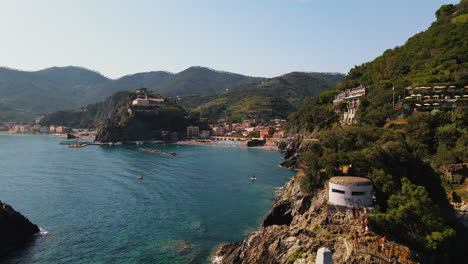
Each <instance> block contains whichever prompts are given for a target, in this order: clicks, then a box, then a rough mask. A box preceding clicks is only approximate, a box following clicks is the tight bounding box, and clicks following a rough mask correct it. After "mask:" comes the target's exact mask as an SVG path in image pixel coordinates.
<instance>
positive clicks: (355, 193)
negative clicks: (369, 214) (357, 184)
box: [351, 192, 366, 196]
mask: <svg viewBox="0 0 468 264" xmlns="http://www.w3.org/2000/svg"><path fill="white" fill-rule="evenodd" d="M364 194H366V192H352V193H351V195H352V196H361V195H364Z"/></svg>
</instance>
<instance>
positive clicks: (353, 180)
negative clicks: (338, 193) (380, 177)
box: [330, 176, 372, 185]
mask: <svg viewBox="0 0 468 264" xmlns="http://www.w3.org/2000/svg"><path fill="white" fill-rule="evenodd" d="M330 182H331V183H334V184H339V185H372V182H371V180H369V179H367V178H363V177H354V176H336V177H332V178H331V179H330Z"/></svg>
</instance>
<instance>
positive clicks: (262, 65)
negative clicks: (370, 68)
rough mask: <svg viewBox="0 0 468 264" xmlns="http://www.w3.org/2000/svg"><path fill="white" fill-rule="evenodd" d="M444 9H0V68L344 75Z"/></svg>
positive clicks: (412, 3)
mask: <svg viewBox="0 0 468 264" xmlns="http://www.w3.org/2000/svg"><path fill="white" fill-rule="evenodd" d="M458 2H459V1H458V0H457V1H454V0H334V1H332V0H165V1H163V0H161V1H160V0H40V1H39V0H29V1H26V0H14V1H12V0H0V66H6V67H10V68H15V69H21V70H28V71H33V70H40V69H43V68H47V67H51V66H69V65H74V66H82V67H86V68H89V69H92V70H96V71H98V72H100V73H101V74H103V75H105V76H107V77H110V78H118V77H121V76H123V75H127V74H131V73H136V72H146V71H158V70H164V71H170V72H180V71H182V70H184V69H186V68H188V67H190V66H206V67H210V68H214V69H217V70H224V71H230V72H236V73H241V74H245V75H251V76H263V77H274V76H278V75H282V74H285V73H288V72H291V71H307V72H342V73H347V72H348V71H349V70H350V69H351V68H352V67H354V66H355V65H359V64H362V63H364V62H367V61H371V60H373V59H374V58H375V57H377V56H379V55H380V54H382V53H383V52H384V51H385V50H386V49H388V48H394V47H396V46H400V45H402V44H404V43H405V42H406V40H407V39H408V38H409V37H411V36H412V35H414V34H416V33H418V32H421V31H424V30H425V29H427V28H428V27H429V26H430V24H431V23H432V22H433V21H434V20H435V16H434V13H435V11H436V10H437V9H438V8H439V7H440V6H441V5H443V4H450V3H458Z"/></svg>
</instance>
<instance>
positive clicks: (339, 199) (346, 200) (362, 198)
mask: <svg viewBox="0 0 468 264" xmlns="http://www.w3.org/2000/svg"><path fill="white" fill-rule="evenodd" d="M328 188H329V189H328V201H329V202H330V203H332V204H337V205H344V206H372V189H373V188H372V185H356V186H355V185H339V184H334V183H331V182H330V183H329V187H328ZM333 190H338V191H341V192H344V193H340V192H334V191H333ZM353 192H363V193H364V194H363V195H356V194H355V195H353Z"/></svg>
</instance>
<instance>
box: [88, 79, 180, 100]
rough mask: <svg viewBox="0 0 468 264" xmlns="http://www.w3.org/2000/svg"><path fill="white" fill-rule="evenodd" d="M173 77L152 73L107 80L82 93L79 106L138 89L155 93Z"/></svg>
mask: <svg viewBox="0 0 468 264" xmlns="http://www.w3.org/2000/svg"><path fill="white" fill-rule="evenodd" d="M174 75H175V74H173V73H170V72H165V71H153V72H142V73H135V74H130V75H126V76H123V77H121V78H119V79H116V80H109V81H108V82H105V83H101V84H98V85H95V86H93V87H90V88H88V89H87V90H86V91H85V92H84V95H83V97H82V100H81V102H80V106H83V105H86V104H88V103H94V102H98V101H101V100H103V99H104V98H106V97H108V96H109V95H111V94H114V93H116V92H119V91H134V90H135V89H136V88H140V87H144V88H147V89H149V90H154V91H157V90H159V88H160V86H161V85H162V84H163V83H165V82H167V81H168V80H170V79H171V78H173V77H174Z"/></svg>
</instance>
